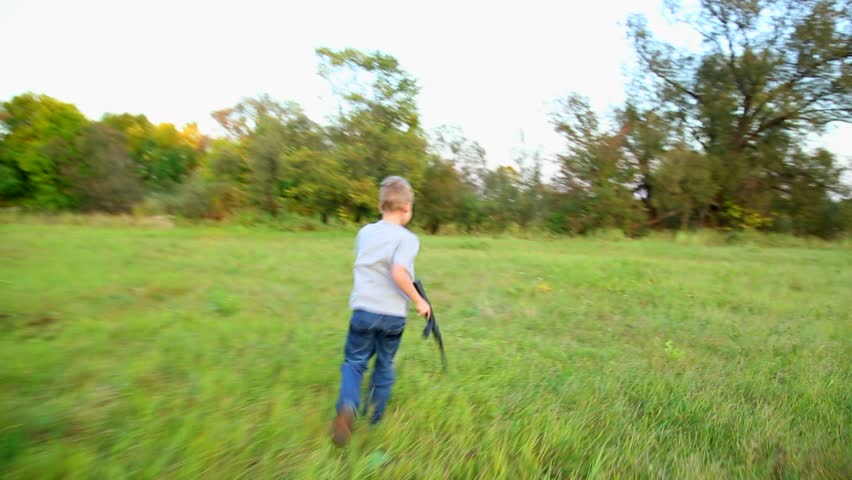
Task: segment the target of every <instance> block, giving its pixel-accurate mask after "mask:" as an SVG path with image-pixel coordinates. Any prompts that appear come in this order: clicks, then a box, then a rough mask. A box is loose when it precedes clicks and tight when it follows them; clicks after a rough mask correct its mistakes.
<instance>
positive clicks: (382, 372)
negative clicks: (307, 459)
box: [337, 310, 405, 423]
mask: <svg viewBox="0 0 852 480" xmlns="http://www.w3.org/2000/svg"><path fill="white" fill-rule="evenodd" d="M403 330H405V317H395V316H392V315H379V314H377V313H370V312H365V311H363V310H355V311H354V312H352V319H351V320H350V321H349V334H348V335H347V336H346V348H345V350H344V353H343V355H344V358H343V366H342V367H341V369H340V370H341V374H342V378H341V381H340V397H339V398H338V400H337V411H338V412H339V411H340V409H341V408H342V407H349V408H351V409H352V410H353V411H354V412H355V413H356V414H357V412H358V405H359V404H360V403H361V379H362V378H363V376H364V372H365V371H366V370H367V362H368V361H369V360H370V358H372V356H373V355H375V356H376V363H375V365H374V366H373V376H372V378H371V379H370V390H369V392H370V393H369V394H368V395H369V396H368V397H367V398H368V400H367V403H366V404H365V406H364V412H366V410H367V407H368V406H370V405H372V406H373V407H374V410H373V417H372V419H371V421H372V422H373V423H376V422H378V421H379V420H381V419H382V414H384V412H385V406H386V405H387V402H388V399H389V398H390V392H391V387H392V386H393V381H394V371H393V357H394V356H395V355H396V351H397V350H398V349H399V343H400V341H401V340H402V332H403Z"/></svg>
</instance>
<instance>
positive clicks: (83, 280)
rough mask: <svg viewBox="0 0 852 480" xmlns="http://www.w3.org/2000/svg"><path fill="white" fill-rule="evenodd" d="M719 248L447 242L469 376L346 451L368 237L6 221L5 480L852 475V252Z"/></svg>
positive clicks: (441, 272)
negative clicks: (362, 252)
mask: <svg viewBox="0 0 852 480" xmlns="http://www.w3.org/2000/svg"><path fill="white" fill-rule="evenodd" d="M697 235H705V234H697ZM694 238H695V237H692V236H683V235H681V236H679V237H677V238H675V239H674V240H671V239H661V238H650V239H644V240H638V241H637V240H630V241H626V240H624V241H622V240H618V241H613V239H540V240H535V241H531V240H522V239H511V238H491V237H488V236H481V237H455V236H448V237H428V236H422V237H421V241H422V249H421V254H420V257H419V259H418V265H417V267H418V268H417V271H418V273H419V274H420V277H421V278H422V280H423V281H424V283H425V285H426V287H427V289H428V290H429V294H430V297H431V298H432V300H433V302H434V306H435V311H436V313H437V317H438V321H439V323H440V325H441V327H442V330H443V332H444V336H445V343H446V346H447V354H448V359H449V371H448V372H447V373H446V374H442V373H441V365H440V360H439V357H438V354H437V351H436V349H435V347H434V345H433V343H432V342H431V341H424V340H423V339H422V338H421V337H420V335H419V333H420V327H421V326H422V323H421V322H422V321H421V320H418V319H415V318H410V319H409V329H408V331H407V332H406V334H405V336H404V338H403V345H402V347H401V350H400V353H399V355H398V357H397V362H396V368H397V379H398V380H397V382H398V383H397V386H396V387H395V389H394V395H393V398H392V400H391V404H390V406H389V411H388V414H387V417H386V419H385V421H384V422H383V424H382V425H380V426H379V427H377V428H375V429H369V428H368V427H367V425H365V422H363V421H361V420H359V421H358V422H357V423H356V431H355V434H354V437H353V443H352V444H351V445H350V447H349V448H347V449H345V450H337V449H335V448H333V447H332V445H331V442H330V440H329V436H328V428H329V422H330V420H331V418H332V416H333V413H334V412H333V405H334V401H335V398H336V395H337V388H338V382H339V365H340V362H341V360H342V347H343V341H344V337H345V333H346V329H347V320H348V311H347V306H346V301H347V297H348V294H349V289H350V286H351V263H352V258H351V255H352V238H351V235H350V234H348V233H329V232H312V233H291V232H280V231H275V230H273V229H251V228H239V229H234V228H231V227H227V228H219V227H211V226H204V227H203V228H198V227H195V228H183V227H181V226H178V227H177V228H164V229H159V228H147V229H143V228H138V227H136V226H134V225H133V224H132V223H129V224H127V225H124V226H115V225H112V226H110V227H109V228H104V227H101V226H93V225H70V224H64V225H53V226H49V225H39V224H21V223H14V222H13V223H9V222H6V223H4V224H2V225H0V252H2V253H0V326H1V327H0V476H2V477H3V478H27V479H29V478H229V479H230V478H311V479H313V478H393V479H396V478H428V479H432V478H489V479H490V478H510V479H519V478H524V479H525V478H660V477H664V478H714V479H715V478H849V477H850V474H852V454H850V453H851V452H850V443H849V442H850V426H852V407H850V406H852V388H850V385H852V362H850V359H852V355H850V354H852V341H850V338H852V318H850V312H852V291H850V290H852V289H850V285H852V268H850V267H852V255H850V252H849V250H848V248H845V247H836V248H835V247H831V246H829V245H824V247H825V248H819V249H814V248H801V247H802V246H805V245H794V246H779V247H776V248H760V247H757V246H754V245H748V244H747V245H739V244H729V243H723V244H719V245H718V246H708V244H707V243H705V242H703V241H696V240H694ZM708 243H712V242H708ZM808 246H809V245H808Z"/></svg>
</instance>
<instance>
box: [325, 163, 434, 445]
mask: <svg viewBox="0 0 852 480" xmlns="http://www.w3.org/2000/svg"><path fill="white" fill-rule="evenodd" d="M413 203H414V191H413V190H412V189H411V185H410V184H409V183H408V182H407V181H406V180H405V179H404V178H402V177H395V176H394V177H387V178H385V179H384V180H383V181H382V185H381V189H380V190H379V209H380V210H381V212H382V219H381V220H380V221H378V222H376V223H372V224H369V225H367V226H365V227H364V228H362V229H361V230H360V231H359V232H358V236H357V237H356V239H355V267H354V269H353V273H354V277H355V278H354V284H353V287H352V295H351V297H350V299H349V306H350V308H351V309H352V318H351V319H350V321H349V334H348V335H347V337H346V347H345V349H344V361H343V366H342V367H341V376H342V379H341V382H340V397H339V398H338V400H337V417H336V418H335V420H334V423H333V425H332V439H333V440H334V443H335V445H337V446H338V447H343V446H344V445H346V443H348V442H349V437H350V436H351V434H352V422H353V420H354V418H355V415H356V412H357V411H358V404H359V403H360V400H361V378H362V377H363V375H364V371H365V370H366V369H367V362H368V361H369V360H370V358H371V357H372V356H373V355H375V356H376V363H375V366H374V367H373V374H372V378H371V379H370V390H369V392H370V393H369V396H368V399H367V403H368V405H372V406H373V408H374V410H373V416H372V418H371V421H372V423H374V424H375V423H377V422H378V421H379V420H381V418H382V414H383V413H384V410H385V405H386V404H387V401H388V398H390V391H391V386H393V381H394V371H393V358H394V356H395V355H396V351H397V349H398V348H399V343H400V340H401V339H402V332H403V330H404V329H405V315H406V313H407V311H408V300H409V299H410V300H411V301H412V302H414V305H415V308H416V309H417V314H418V315H421V316H425V317H427V318H428V316H429V304H428V303H427V302H426V300H424V299H423V297H421V296H420V295H419V294H418V293H417V290H416V289H415V288H414V285H413V283H412V282H413V281H414V259H415V257H417V252H418V250H419V249H420V241H419V240H418V239H417V237H416V236H415V235H414V234H413V233H411V232H410V231H409V230H408V229H406V228H405V225H406V224H407V223H408V222H409V221H410V220H411V213H412V207H413ZM365 410H366V408H365Z"/></svg>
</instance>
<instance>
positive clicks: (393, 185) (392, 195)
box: [379, 176, 414, 212]
mask: <svg viewBox="0 0 852 480" xmlns="http://www.w3.org/2000/svg"><path fill="white" fill-rule="evenodd" d="M411 203H414V190H413V189H412V188H411V184H410V183H408V180H406V179H404V178H402V177H397V176H391V177H387V178H385V179H384V180H382V185H381V188H380V189H379V210H381V211H383V212H394V211H397V210H402V207H404V206H405V205H406V204H411Z"/></svg>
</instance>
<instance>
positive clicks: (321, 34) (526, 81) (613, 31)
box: [0, 0, 852, 165]
mask: <svg viewBox="0 0 852 480" xmlns="http://www.w3.org/2000/svg"><path fill="white" fill-rule="evenodd" d="M631 12H643V13H645V15H646V16H647V17H648V18H649V21H650V22H651V28H652V29H653V30H654V33H655V34H662V35H669V36H670V38H677V39H680V40H682V41H693V42H694V41H695V39H694V38H690V36H689V34H688V31H686V30H683V29H680V30H677V29H672V28H670V27H668V26H667V24H666V23H665V21H664V20H663V18H662V0H623V1H618V0H598V1H583V2H580V1H568V0H562V1H549V2H548V1H533V0H528V1H524V2H519V1H517V0H515V1H507V2H498V1H488V2H479V1H476V2H474V1H463V0H456V1H444V0H440V1H429V2H417V3H413V2H401V1H379V0H369V1H367V0H362V1H357V2H353V1H344V0H316V1H312V2H308V1H305V2H280V1H279V2H273V1H267V2H261V1H255V0H241V1H229V2H220V1H214V0H211V1H180V0H171V1H162V0H149V1H121V0H112V1H107V0H103V1H97V0H76V1H75V0H63V1H46V0H0V45H3V53H2V56H0V100H9V99H11V98H12V97H14V96H15V95H17V94H20V93H23V92H27V91H32V92H35V93H44V94H47V95H50V96H52V97H55V98H58V99H60V100H62V101H66V102H70V103H73V104H75V105H77V107H78V108H80V110H81V111H82V112H83V113H84V114H86V115H87V116H88V117H90V118H93V119H97V118H100V116H101V115H102V114H103V113H104V112H115V113H120V112H130V113H134V114H135V113H143V114H145V115H147V116H148V118H149V119H151V120H152V121H154V122H171V123H174V124H176V125H178V126H182V125H184V124H186V123H188V122H193V121H195V122H197V123H198V124H199V126H200V128H201V130H202V131H203V132H205V133H212V134H218V133H219V130H218V129H217V128H216V123H215V121H214V120H213V119H212V118H211V116H210V113H211V112H212V111H214V110H217V109H220V108H224V107H228V106H231V105H233V104H235V103H236V102H238V101H239V100H240V98H242V97H248V96H254V95H257V94H260V93H269V94H270V95H271V96H272V97H273V98H275V99H277V100H295V101H297V102H299V103H300V104H302V106H303V107H304V108H305V109H306V111H307V112H308V114H309V115H310V116H311V117H312V118H314V120H317V121H320V122H322V123H326V122H325V118H324V117H325V116H326V115H329V114H333V113H334V112H335V111H336V103H335V98H334V97H333V96H332V95H331V93H330V91H329V87H328V86H327V83H326V82H325V80H323V79H322V78H321V77H320V76H319V75H318V74H317V64H318V62H317V57H316V55H315V54H314V49H315V48H317V47H321V46H327V47H331V48H335V49H337V48H343V47H346V46H351V47H355V48H358V49H362V50H375V49H379V50H382V51H384V52H386V53H389V54H392V55H394V56H395V57H396V58H397V59H398V60H399V61H400V62H401V64H402V66H403V68H405V69H406V70H408V71H409V72H410V73H411V74H413V75H414V76H415V77H416V78H417V79H418V81H419V83H420V85H421V87H422V90H421V94H420V96H419V105H420V109H421V113H422V118H423V123H424V126H425V127H426V128H427V129H432V128H433V127H436V126H439V125H443V124H448V125H456V126H459V127H461V128H462V129H463V130H464V132H465V135H466V136H467V137H468V138H470V139H472V140H477V141H479V142H480V143H481V144H482V145H483V146H484V147H485V148H486V150H487V153H488V157H489V160H490V163H492V164H494V165H496V164H508V163H510V161H511V155H512V149H513V148H514V147H518V146H519V145H520V138H521V131H523V132H524V136H525V139H526V146H527V148H528V149H535V148H537V147H540V148H541V150H542V152H543V153H544V154H545V155H550V154H553V153H555V152H558V151H560V150H561V149H562V142H561V140H560V138H559V137H558V136H557V135H556V134H555V133H554V132H553V130H552V128H551V126H550V124H549V120H548V112H550V111H551V110H552V108H553V106H552V105H553V101H554V100H555V99H557V98H559V97H562V96H565V95H566V94H568V93H570V92H577V93H579V94H582V95H585V96H587V97H589V98H590V100H591V103H592V106H593V107H594V108H595V109H596V110H597V111H598V112H599V113H600V114H602V115H605V114H607V113H608V112H609V111H611V109H612V108H613V107H615V106H618V105H619V104H620V103H621V102H622V101H623V100H624V86H625V83H626V77H625V75H624V72H625V71H626V70H627V69H628V68H629V67H630V65H631V64H630V58H631V47H630V44H629V42H628V40H627V38H626V33H625V32H626V30H625V23H626V18H627V15H628V14H629V13H631ZM821 143H822V144H823V145H824V146H825V147H826V148H828V149H830V150H832V151H834V152H835V153H837V154H839V155H841V156H843V157H845V158H846V159H847V160H848V159H849V158H850V157H852V126H850V125H848V124H847V125H842V126H839V127H836V128H834V129H833V131H832V132H831V133H830V134H829V135H828V136H826V137H825V138H824V139H823V141H822V142H821Z"/></svg>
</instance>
